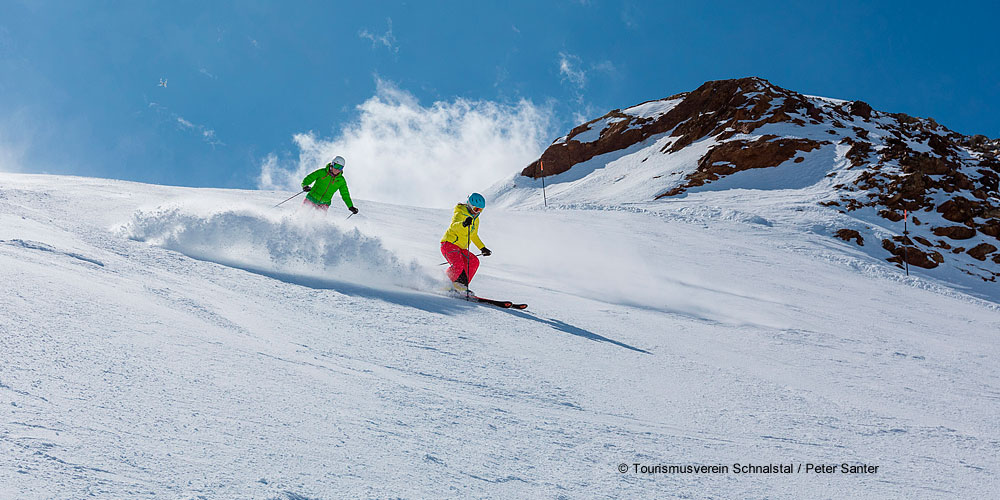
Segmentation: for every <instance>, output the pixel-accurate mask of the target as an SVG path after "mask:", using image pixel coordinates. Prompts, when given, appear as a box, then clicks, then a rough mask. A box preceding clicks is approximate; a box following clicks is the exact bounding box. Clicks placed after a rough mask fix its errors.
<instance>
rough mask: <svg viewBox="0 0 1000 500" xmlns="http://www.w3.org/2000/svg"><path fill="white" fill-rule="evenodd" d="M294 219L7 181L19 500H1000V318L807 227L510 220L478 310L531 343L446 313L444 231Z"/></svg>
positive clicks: (219, 199)
mask: <svg viewBox="0 0 1000 500" xmlns="http://www.w3.org/2000/svg"><path fill="white" fill-rule="evenodd" d="M650 112H654V111H650ZM291 194H292V193H284V192H252V191H232V190H211V189H190V188H173V187H163V186H152V185H142V184H135V183H127V182H120V181H109V180H99V179H85V178H74V177H52V176H40V175H39V176H36V175H15V174H0V283H2V287H0V294H2V295H0V498H81V497H86V496H94V497H97V498H153V497H161V498H163V497H166V498H295V499H298V498H356V497H376V498H385V497H393V498H395V497H401V498H443V497H452V498H453V497H476V498H667V497H694V498H702V497H719V498H746V497H755V498H759V497H768V498H803V497H816V496H821V497H831V498H845V497H855V498H933V497H939V498H955V497H961V498H987V497H989V496H990V495H991V494H992V493H993V492H995V491H997V490H998V489H1000V481H998V479H997V474H998V473H1000V459H998V458H997V457H998V456H1000V441H998V440H997V436H998V435H1000V425H998V421H997V419H996V415H997V413H998V411H1000V374H998V373H997V369H996V363H995V359H996V357H997V355H998V354H1000V348H998V342H997V336H996V332H997V331H1000V306H998V302H997V300H996V299H995V296H994V298H993V299H990V300H983V299H980V298H974V297H972V296H970V295H968V294H966V293H964V292H963V291H961V290H957V289H955V288H953V287H952V286H950V285H948V284H947V283H946V282H944V281H937V280H935V279H931V278H927V277H910V278H905V277H903V276H901V275H900V274H899V273H898V272H897V270H895V269H894V268H892V267H889V266H888V265H886V263H885V262H883V261H881V260H880V259H878V258H875V257H872V256H870V255H868V254H866V253H864V252H863V251H861V250H859V249H858V248H857V247H855V246H852V245H851V244H848V243H846V242H842V241H839V240H834V239H831V238H829V237H828V236H827V235H825V234H822V231H818V230H817V231H816V232H808V231H807V232H803V231H802V230H801V227H800V226H799V225H797V224H792V223H791V219H790V217H791V216H789V215H788V214H789V213H794V210H792V211H791V212H788V211H782V212H780V213H776V214H775V217H774V218H772V219H769V218H768V216H767V215H761V214H759V213H758V211H757V210H756V209H753V210H751V209H748V208H747V207H748V206H752V205H748V203H750V200H751V199H756V198H754V197H753V196H748V195H747V193H746V192H745V191H740V190H731V191H705V192H701V193H692V194H690V195H689V196H687V197H685V198H682V199H678V200H676V201H674V202H671V203H662V202H646V203H633V204H628V205H617V206H615V207H609V209H595V208H601V207H600V206H599V205H598V204H596V203H591V204H590V205H588V206H587V207H578V208H572V207H567V208H565V209H563V210H542V209H522V210H517V211H504V210H494V209H488V210H487V211H486V212H485V213H484V215H483V226H482V230H481V236H482V237H483V240H484V241H485V242H486V243H487V244H488V245H489V246H490V248H491V249H492V250H493V251H494V252H495V255H494V256H492V257H489V258H486V259H483V267H482V270H481V274H480V276H478V277H477V279H476V280H475V281H474V282H473V284H474V287H473V288H474V289H476V290H477V291H478V292H479V293H481V294H483V295H487V296H496V297H498V298H514V299H518V300H524V301H526V302H528V303H529V304H530V307H529V309H528V310H526V311H509V310H500V309H494V308H490V307H488V306H479V305H475V304H470V303H465V302H462V301H457V300H454V299H451V298H448V297H444V296H440V295H438V294H437V293H435V292H434V289H435V288H436V287H437V286H438V283H439V282H440V279H441V278H440V271H441V267H439V266H438V263H439V262H441V261H442V260H443V259H442V258H441V256H440V254H439V253H438V249H437V246H438V240H439V237H440V235H441V233H442V232H443V229H444V224H446V223H447V221H448V220H449V217H450V213H449V212H448V211H444V210H432V209H416V208H412V207H403V206H392V205H384V204H377V203H366V202H364V201H363V200H362V201H359V202H358V203H359V207H360V208H361V210H362V212H361V214H360V215H358V216H355V217H352V218H351V219H349V220H344V218H345V217H346V215H347V212H346V211H344V210H336V209H334V210H332V211H331V213H330V214H329V215H328V216H326V217H314V216H311V215H310V214H302V213H298V212H297V210H296V209H295V206H294V204H295V203H297V200H296V201H293V202H290V203H289V204H286V205H285V206H283V207H281V208H278V209H273V208H271V207H272V205H273V204H274V203H277V202H278V201H280V200H282V199H284V198H286V197H288V196H290V195H291ZM289 205H291V206H289ZM803 210H804V211H805V210H807V208H806V207H803ZM782 217H784V218H782ZM980 295H982V294H980ZM987 298H989V297H987ZM620 463H625V464H633V463H640V464H643V465H647V466H652V465H658V464H665V465H669V464H677V465H688V464H692V465H702V464H704V465H714V464H728V465H729V466H730V467H732V464H734V463H740V464H744V465H745V464H757V465H763V464H768V463H794V464H799V463H801V464H805V463H824V464H840V463H849V464H871V465H878V466H879V469H878V472H877V473H875V474H856V475H848V474H839V473H838V474H812V473H811V474H806V473H805V472H804V471H803V472H802V473H798V474H737V473H734V472H733V471H732V470H731V471H730V472H729V473H727V474H643V473H635V472H633V471H629V472H627V473H624V474H623V473H620V472H618V470H617V468H618V465H619V464H620Z"/></svg>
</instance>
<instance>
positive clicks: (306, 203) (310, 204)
mask: <svg viewBox="0 0 1000 500" xmlns="http://www.w3.org/2000/svg"><path fill="white" fill-rule="evenodd" d="M302 205H303V206H306V207H312V208H314V209H316V210H322V211H324V212H326V211H327V210H329V209H330V205H320V204H319V203H315V202H313V201H312V200H310V199H309V198H306V199H304V200H302Z"/></svg>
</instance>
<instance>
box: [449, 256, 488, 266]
mask: <svg viewBox="0 0 1000 500" xmlns="http://www.w3.org/2000/svg"><path fill="white" fill-rule="evenodd" d="M472 255H475V256H476V257H482V256H483V254H481V253H474V254H472ZM445 264H447V262H442V263H440V264H438V265H439V266H443V265H445Z"/></svg>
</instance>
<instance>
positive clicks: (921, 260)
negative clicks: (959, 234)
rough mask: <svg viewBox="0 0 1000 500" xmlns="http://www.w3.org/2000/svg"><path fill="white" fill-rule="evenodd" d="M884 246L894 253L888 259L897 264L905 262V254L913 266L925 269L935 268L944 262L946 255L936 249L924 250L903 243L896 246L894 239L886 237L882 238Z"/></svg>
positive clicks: (907, 260)
mask: <svg viewBox="0 0 1000 500" xmlns="http://www.w3.org/2000/svg"><path fill="white" fill-rule="evenodd" d="M882 248H884V249H886V250H888V251H889V253H891V254H892V255H893V257H890V258H888V259H886V260H888V261H889V262H895V263H897V264H902V263H903V258H904V256H905V258H906V262H908V263H909V264H910V265H911V266H917V267H922V268H924V269H934V268H935V267H937V266H938V265H940V264H941V263H942V262H944V256H942V255H941V254H940V253H938V252H936V251H933V250H932V251H930V252H924V251H923V250H920V249H919V248H917V247H912V246H910V247H904V246H903V245H899V246H896V244H895V243H894V242H893V241H892V240H888V239H884V240H882Z"/></svg>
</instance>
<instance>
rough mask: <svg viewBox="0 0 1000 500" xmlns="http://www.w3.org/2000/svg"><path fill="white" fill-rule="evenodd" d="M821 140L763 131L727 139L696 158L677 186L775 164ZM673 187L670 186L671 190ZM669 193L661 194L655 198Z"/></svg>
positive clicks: (712, 179)
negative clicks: (754, 136)
mask: <svg viewBox="0 0 1000 500" xmlns="http://www.w3.org/2000/svg"><path fill="white" fill-rule="evenodd" d="M822 144H823V143H820V142H817V141H813V140H810V139H783V138H779V137H777V136H774V135H765V136H763V137H761V138H760V139H757V140H756V141H752V142H748V141H730V142H726V143H723V144H720V145H719V146H716V147H715V148H713V149H712V150H711V151H709V152H708V154H706V155H705V156H703V157H702V158H701V161H699V162H698V168H697V170H695V171H694V172H693V173H691V174H690V175H688V176H687V177H686V180H687V182H686V183H685V184H684V185H682V186H679V187H678V188H675V190H676V189H681V190H683V189H687V188H690V187H694V186H701V185H702V184H705V183H707V182H711V181H714V180H716V179H718V178H720V177H723V176H726V175H730V174H733V173H735V172H739V171H742V170H749V169H752V168H766V167H775V166H778V165H780V164H782V163H784V162H786V161H788V160H789V159H791V158H792V157H793V156H795V154H796V153H797V152H799V151H804V152H809V151H812V150H813V149H816V148H819V147H820V146H822ZM675 190H671V193H672V192H673V191H675ZM664 196H671V194H661V195H659V196H657V198H662V197H664Z"/></svg>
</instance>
